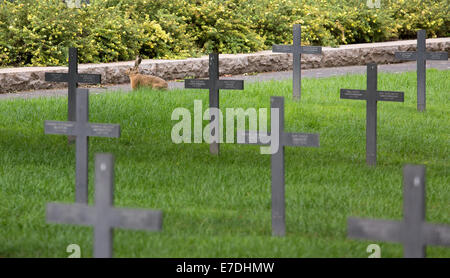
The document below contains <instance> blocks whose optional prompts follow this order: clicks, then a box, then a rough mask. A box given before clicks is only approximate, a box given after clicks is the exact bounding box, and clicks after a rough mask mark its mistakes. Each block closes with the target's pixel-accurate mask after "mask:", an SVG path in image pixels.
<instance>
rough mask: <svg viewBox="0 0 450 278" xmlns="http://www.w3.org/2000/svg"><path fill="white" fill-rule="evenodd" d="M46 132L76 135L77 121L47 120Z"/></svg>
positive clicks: (45, 123)
mask: <svg viewBox="0 0 450 278" xmlns="http://www.w3.org/2000/svg"><path fill="white" fill-rule="evenodd" d="M44 133H45V134H65V135H76V134H75V133H76V123H75V122H58V121H45V122H44Z"/></svg>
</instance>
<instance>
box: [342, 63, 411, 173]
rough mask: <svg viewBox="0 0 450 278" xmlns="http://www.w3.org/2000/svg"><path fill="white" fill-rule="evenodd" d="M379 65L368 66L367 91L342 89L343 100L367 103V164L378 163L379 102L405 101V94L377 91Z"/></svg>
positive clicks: (371, 64)
mask: <svg viewBox="0 0 450 278" xmlns="http://www.w3.org/2000/svg"><path fill="white" fill-rule="evenodd" d="M377 79H378V74H377V64H375V63H370V64H368V65H367V90H353V89H341V90H340V95H341V99H357V100H365V101H366V163H367V165H369V166H375V165H376V163H377V106H378V105H377V103H378V101H397V102H403V101H404V93H403V92H393V91H378V90H377Z"/></svg>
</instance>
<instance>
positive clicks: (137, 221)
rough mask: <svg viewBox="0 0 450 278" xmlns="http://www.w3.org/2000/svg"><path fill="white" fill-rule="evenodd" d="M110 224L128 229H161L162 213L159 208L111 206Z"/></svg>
mask: <svg viewBox="0 0 450 278" xmlns="http://www.w3.org/2000/svg"><path fill="white" fill-rule="evenodd" d="M110 220H111V226H112V227H115V228H125V229H130V230H148V231H155V230H161V229H162V221H163V215H162V212H161V211H159V210H144V209H119V208H112V211H111V219H110Z"/></svg>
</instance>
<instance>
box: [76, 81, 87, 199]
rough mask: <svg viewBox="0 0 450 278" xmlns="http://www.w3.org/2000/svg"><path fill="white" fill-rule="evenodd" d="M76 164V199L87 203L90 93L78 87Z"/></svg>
mask: <svg viewBox="0 0 450 278" xmlns="http://www.w3.org/2000/svg"><path fill="white" fill-rule="evenodd" d="M76 90H79V93H78V94H76V103H77V104H78V105H76V108H77V113H76V123H77V126H76V132H77V135H75V136H74V137H75V144H76V150H75V152H76V154H75V159H76V164H75V175H76V176H75V177H76V178H75V188H76V192H75V200H79V201H80V202H81V203H85V204H87V202H88V193H89V192H88V169H89V155H88V146H89V137H88V136H87V134H86V128H85V126H86V124H87V123H88V121H89V93H88V91H87V90H86V89H76Z"/></svg>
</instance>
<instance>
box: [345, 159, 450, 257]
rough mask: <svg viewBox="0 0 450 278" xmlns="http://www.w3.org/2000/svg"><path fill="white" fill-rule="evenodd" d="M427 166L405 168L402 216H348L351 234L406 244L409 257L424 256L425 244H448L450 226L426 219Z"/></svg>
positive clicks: (405, 255)
mask: <svg viewBox="0 0 450 278" xmlns="http://www.w3.org/2000/svg"><path fill="white" fill-rule="evenodd" d="M425 195H426V190H425V166H423V165H405V166H404V168H403V220H402V221H391V220H375V219H361V218H349V219H348V224H347V225H348V231H347V233H348V236H349V237H350V238H357V239H370V240H379V241H388V242H399V243H402V244H403V254H404V257H406V258H423V257H425V256H426V246H427V245H435V246H449V247H450V226H448V225H436V224H430V223H427V222H426V221H425V220H426V219H425V210H426V206H425V199H426V198H425Z"/></svg>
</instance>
